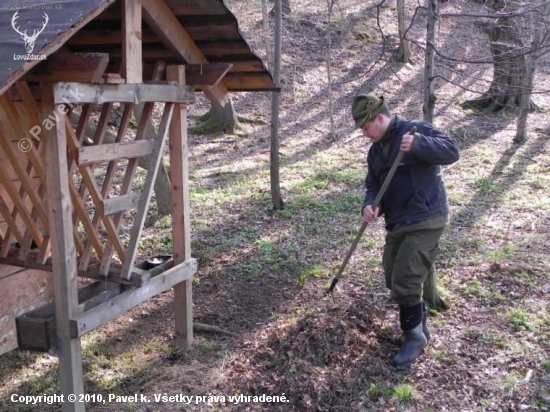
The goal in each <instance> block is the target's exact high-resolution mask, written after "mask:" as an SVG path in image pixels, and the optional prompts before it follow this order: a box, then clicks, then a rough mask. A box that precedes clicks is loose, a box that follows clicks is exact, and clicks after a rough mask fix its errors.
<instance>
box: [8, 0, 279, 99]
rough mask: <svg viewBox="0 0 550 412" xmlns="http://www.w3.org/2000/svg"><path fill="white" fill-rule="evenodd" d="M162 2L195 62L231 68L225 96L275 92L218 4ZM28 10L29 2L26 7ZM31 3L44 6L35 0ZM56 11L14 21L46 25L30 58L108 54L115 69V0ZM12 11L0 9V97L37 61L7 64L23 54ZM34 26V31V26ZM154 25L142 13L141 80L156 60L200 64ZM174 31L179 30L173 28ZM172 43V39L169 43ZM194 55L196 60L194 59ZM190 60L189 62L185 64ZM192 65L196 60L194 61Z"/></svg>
mask: <svg viewBox="0 0 550 412" xmlns="http://www.w3.org/2000/svg"><path fill="white" fill-rule="evenodd" d="M164 2H165V3H166V5H167V6H168V7H169V9H170V10H171V11H172V13H173V15H174V16H175V17H176V18H177V21H178V22H179V23H180V24H181V26H182V27H183V28H184V31H182V32H180V31H179V30H178V36H181V34H182V33H183V34H185V33H187V34H188V36H189V38H190V39H191V40H192V42H193V43H194V45H195V46H196V47H197V48H198V50H197V52H196V54H198V55H201V61H200V63H206V62H208V63H230V64H232V67H231V69H230V70H229V72H228V73H227V74H226V75H225V77H224V78H223V80H222V82H223V83H224V86H225V87H226V88H227V90H229V91H262V90H264V91H265V90H275V85H274V83H273V80H272V77H271V75H270V73H269V71H268V70H267V69H266V68H265V67H264V65H263V63H262V61H261V60H260V59H259V58H258V57H257V56H256V55H255V54H254V53H253V52H252V50H251V49H250V47H249V45H248V44H247V42H246V41H245V40H244V39H243V37H242V35H241V33H240V32H239V29H238V23H237V19H236V17H235V16H234V15H233V14H232V13H231V12H230V11H229V10H228V9H227V7H226V6H225V5H224V3H223V0H164V1H163V0H159V3H164ZM25 3H26V4H27V5H32V4H33V1H32V0H29V1H26V2H25ZM34 3H35V4H44V3H43V2H42V3H40V2H38V1H34ZM58 4H59V5H60V7H61V8H59V9H55V8H50V9H24V10H20V11H19V14H18V15H19V20H18V22H19V23H20V24H21V26H22V27H30V28H31V29H32V28H40V27H39V26H40V24H41V22H42V21H43V18H44V17H43V16H44V13H45V12H46V13H47V14H48V16H49V22H48V24H47V26H46V27H45V29H44V31H43V32H42V33H41V34H40V35H39V36H38V38H37V40H36V46H35V49H34V52H33V53H34V54H36V55H39V54H46V55H50V54H51V53H53V52H54V51H56V50H57V49H59V48H60V47H61V46H64V47H63V49H64V51H71V52H75V53H107V54H108V55H109V68H108V70H107V71H109V70H110V69H112V68H113V67H118V66H117V65H118V64H119V63H121V60H122V55H123V46H122V45H123V23H122V15H123V14H122V10H121V7H122V6H121V4H120V1H119V0H77V1H60V2H59V3H58ZM14 12H15V10H10V9H9V8H3V9H0V21H1V22H2V25H1V26H0V49H1V50H3V51H4V53H3V54H4V55H5V56H9V57H8V58H7V59H5V61H0V94H1V93H3V92H4V91H5V90H6V89H7V88H8V87H9V86H10V85H11V84H13V83H14V82H15V81H16V80H17V79H18V78H19V77H21V76H22V75H23V74H25V73H26V72H27V71H29V70H30V69H31V68H32V67H33V66H35V65H36V64H39V61H29V62H24V61H21V60H15V59H12V58H11V56H12V55H13V54H25V48H24V43H23V41H22V39H21V36H20V35H19V34H17V33H16V32H15V30H14V29H13V28H12V26H11V20H12V16H13V14H14ZM33 24H34V26H33ZM155 24H159V22H158V21H154V20H153V19H151V17H148V16H147V14H146V13H144V16H143V22H142V53H143V63H144V78H145V79H147V78H148V72H150V71H151V70H152V67H153V65H154V63H155V62H156V61H157V60H164V61H166V62H167V63H169V64H170V63H180V64H182V63H184V64H185V63H187V64H192V63H195V64H196V63H199V62H198V61H186V59H184V58H183V57H182V53H181V49H180V52H179V53H178V51H177V50H174V44H167V43H168V42H167V41H166V39H165V40H164V41H163V39H161V38H160V37H159V36H158V34H157V33H158V32H159V30H158V28H155V27H152V26H154V25H155ZM178 29H179V28H178ZM172 40H173V39H172ZM196 54H195V55H196ZM188 60H191V59H188ZM195 60H196V59H195Z"/></svg>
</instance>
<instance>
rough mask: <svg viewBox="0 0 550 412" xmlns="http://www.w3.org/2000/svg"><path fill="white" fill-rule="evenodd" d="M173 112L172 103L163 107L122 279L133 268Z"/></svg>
mask: <svg viewBox="0 0 550 412" xmlns="http://www.w3.org/2000/svg"><path fill="white" fill-rule="evenodd" d="M173 111H174V104H173V103H167V104H166V105H165V106H164V113H163V115H162V119H161V122H160V125H159V128H158V133H157V136H156V138H155V139H154V140H153V142H154V148H153V153H152V154H151V157H152V159H153V161H151V162H150V163H149V169H148V170H147V177H146V178H145V183H144V185H143V189H142V194H141V197H140V199H139V204H138V209H137V212H136V217H135V219H134V225H133V226H132V233H131V235H130V242H129V243H128V249H127V252H126V259H125V260H124V262H123V263H122V277H126V276H128V277H129V276H130V274H131V273H132V268H133V267H134V260H135V258H136V255H137V250H138V247H139V241H140V239H141V232H142V230H143V225H144V224H145V218H146V217H147V210H148V209H149V202H150V200H151V194H152V192H153V185H154V184H155V180H156V179H157V173H158V169H159V166H160V163H161V160H162V152H163V149H164V144H165V142H166V137H167V136H168V126H169V124H170V120H172V113H173Z"/></svg>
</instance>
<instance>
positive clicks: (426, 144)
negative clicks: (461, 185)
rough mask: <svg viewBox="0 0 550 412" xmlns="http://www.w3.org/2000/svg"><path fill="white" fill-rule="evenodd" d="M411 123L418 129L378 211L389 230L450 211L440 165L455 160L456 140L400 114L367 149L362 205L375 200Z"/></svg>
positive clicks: (457, 155) (426, 123)
mask: <svg viewBox="0 0 550 412" xmlns="http://www.w3.org/2000/svg"><path fill="white" fill-rule="evenodd" d="M413 126H416V127H417V132H416V135H415V137H414V140H413V144H412V147H411V151H410V152H408V153H405V155H404V156H403V160H402V161H401V163H400V164H399V166H398V168H397V170H396V172H395V175H394V176H393V179H392V181H391V183H390V184H389V186H388V189H387V190H386V193H385V194H384V196H383V197H382V200H381V202H380V214H384V217H385V220H386V228H387V229H388V230H392V228H393V226H394V225H395V224H396V223H401V224H405V225H407V224H414V223H418V222H422V221H424V220H427V219H431V218H433V217H436V216H441V215H443V214H446V213H448V212H449V204H448V202H447V192H446V191H445V186H444V184H443V179H442V178H441V167H440V165H447V164H451V163H454V162H456V161H457V160H458V158H459V156H460V153H459V148H458V145H457V144H456V141H455V140H454V139H452V138H451V137H449V136H447V135H446V134H444V133H442V132H440V131H439V130H437V129H436V128H435V127H434V126H433V125H431V124H430V123H428V122H426V121H423V120H412V121H411V120H405V119H403V118H402V117H400V116H395V118H394V119H392V121H391V123H390V124H389V126H388V130H387V131H386V134H385V135H384V137H383V138H382V140H381V141H379V142H377V143H374V144H373V145H372V146H371V148H370V149H369V153H368V156H367V162H368V173H367V178H366V186H367V195H366V196H365V200H364V202H363V208H364V207H365V206H366V205H371V204H372V203H373V202H374V199H375V198H376V195H377V194H378V190H379V188H380V187H382V184H383V183H384V179H385V178H386V176H387V174H388V172H389V171H390V168H391V165H392V163H393V161H394V160H395V158H396V156H397V154H398V153H399V146H400V144H401V138H402V136H403V135H404V134H406V133H408V132H409V131H410V130H411V128H412V127H413ZM386 144H389V150H386V151H387V157H388V159H387V160H386V159H384V157H385V156H384V150H383V145H386Z"/></svg>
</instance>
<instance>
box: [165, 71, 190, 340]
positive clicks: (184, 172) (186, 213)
mask: <svg viewBox="0 0 550 412" xmlns="http://www.w3.org/2000/svg"><path fill="white" fill-rule="evenodd" d="M185 74H186V72H185V70H184V68H183V67H182V66H169V67H168V69H167V72H166V78H167V79H168V80H174V81H176V82H177V83H179V84H185V82H186V79H185ZM186 110H187V109H186V107H185V106H184V105H176V107H175V109H174V115H173V117H172V122H171V123H170V131H169V133H170V184H171V185H172V190H171V195H172V251H173V252H172V253H173V258H174V262H175V263H176V264H179V263H180V262H184V261H187V260H188V259H190V258H191V219H190V202H189V181H188V178H189V147H188V141H187V111H186ZM192 287H193V282H192V280H191V279H190V280H186V281H184V282H181V283H178V284H176V285H174V306H175V323H176V344H177V345H178V346H179V347H182V348H185V349H188V348H190V347H191V345H192V344H193V293H192V291H193V289H192Z"/></svg>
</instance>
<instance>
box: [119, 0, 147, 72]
mask: <svg viewBox="0 0 550 412" xmlns="http://www.w3.org/2000/svg"><path fill="white" fill-rule="evenodd" d="M122 3H123V7H122V21H123V28H122V32H123V37H124V39H123V44H122V51H123V52H122V61H123V64H124V76H125V78H126V83H142V82H143V67H142V66H143V60H142V57H141V56H142V49H141V0H124V1H123V2H122Z"/></svg>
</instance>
